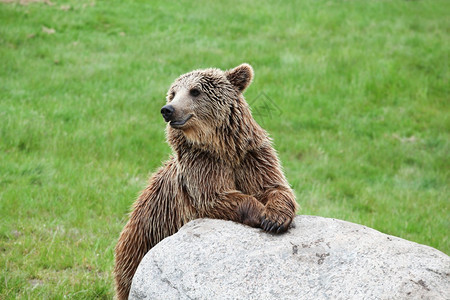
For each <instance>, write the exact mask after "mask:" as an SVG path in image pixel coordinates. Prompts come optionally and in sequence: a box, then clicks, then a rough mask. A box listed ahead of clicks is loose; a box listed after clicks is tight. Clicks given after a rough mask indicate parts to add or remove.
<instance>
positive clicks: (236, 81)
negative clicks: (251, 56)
mask: <svg viewBox="0 0 450 300" xmlns="http://www.w3.org/2000/svg"><path fill="white" fill-rule="evenodd" d="M225 76H226V77H227V79H228V81H230V83H231V84H232V85H234V86H235V87H236V88H237V89H238V91H239V92H241V93H242V92H243V91H244V90H245V89H246V88H247V87H248V86H249V85H250V83H251V82H252V80H253V68H252V66H250V65H249V64H242V65H239V66H237V67H236V68H234V69H231V70H228V71H226V72H225Z"/></svg>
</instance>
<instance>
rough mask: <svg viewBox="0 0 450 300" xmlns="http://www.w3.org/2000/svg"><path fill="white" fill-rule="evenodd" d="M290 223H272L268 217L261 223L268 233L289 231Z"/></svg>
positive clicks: (285, 221)
mask: <svg viewBox="0 0 450 300" xmlns="http://www.w3.org/2000/svg"><path fill="white" fill-rule="evenodd" d="M289 223H290V222H289V221H287V220H284V221H282V222H278V221H271V220H269V219H267V217H263V220H262V222H261V228H262V229H263V230H264V231H267V232H272V233H282V232H285V231H286V230H287V229H288V227H289Z"/></svg>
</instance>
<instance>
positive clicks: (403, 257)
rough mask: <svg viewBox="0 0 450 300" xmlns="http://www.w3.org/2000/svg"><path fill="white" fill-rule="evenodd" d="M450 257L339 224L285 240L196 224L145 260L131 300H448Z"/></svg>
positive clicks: (300, 225)
mask: <svg viewBox="0 0 450 300" xmlns="http://www.w3.org/2000/svg"><path fill="white" fill-rule="evenodd" d="M449 280H450V258H449V256H447V255H446V254H444V253H442V252H440V251H438V250H436V249H434V248H431V247H428V246H424V245H420V244H416V243H413V242H410V241H406V240H403V239H400V238H397V237H393V236H389V235H386V234H383V233H380V232H378V231H376V230H373V229H371V228H367V227H364V226H361V225H358V224H353V223H349V222H345V221H340V220H336V219H328V218H322V217H314V216H297V217H296V219H295V222H294V228H291V229H290V230H289V231H288V232H287V233H285V234H282V235H272V234H267V233H265V232H263V231H262V230H260V229H254V228H250V227H247V226H244V225H241V224H237V223H234V222H230V221H223V220H209V219H198V220H194V221H192V222H190V223H188V224H186V225H185V226H184V227H182V228H181V229H180V231H179V232H178V233H176V234H175V235H173V236H171V237H168V238H166V239H164V240H163V241H161V242H160V243H159V244H158V245H156V247H154V248H153V249H152V250H151V251H149V253H147V255H146V256H145V257H144V259H143V260H142V262H141V264H140V266H139V268H138V270H137V272H136V275H135V277H134V279H133V284H132V287H131V293H130V299H258V300H259V299H450V284H449Z"/></svg>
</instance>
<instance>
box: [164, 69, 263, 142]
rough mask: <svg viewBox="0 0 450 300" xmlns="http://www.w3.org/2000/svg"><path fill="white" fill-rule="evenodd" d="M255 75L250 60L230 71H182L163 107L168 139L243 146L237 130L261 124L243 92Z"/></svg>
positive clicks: (243, 130)
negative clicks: (256, 120)
mask: <svg viewBox="0 0 450 300" xmlns="http://www.w3.org/2000/svg"><path fill="white" fill-rule="evenodd" d="M252 79H253V69H252V67H251V66H250V65H249V64H241V65H239V66H237V67H236V68H234V69H231V70H227V71H222V70H219V69H203V70H195V71H192V72H189V73H186V74H184V75H181V76H180V77H179V78H178V79H177V80H175V82H174V83H173V84H172V86H171V87H170V89H169V91H168V93H167V104H166V105H164V106H163V107H162V109H161V114H162V116H163V118H164V120H165V121H166V122H168V126H167V134H168V140H169V143H170V144H172V145H173V144H174V143H179V140H180V139H185V140H187V141H188V142H190V143H192V144H195V145H198V146H202V145H203V146H205V147H208V148H209V147H213V148H215V149H216V148H217V147H221V146H223V145H221V144H223V143H228V144H231V146H239V147H240V145H235V143H240V142H238V141H237V140H236V139H237V137H236V132H237V131H241V132H244V133H245V130H246V128H244V127H249V126H251V127H254V126H257V127H259V126H258V125H257V124H256V122H254V120H253V118H252V116H251V113H250V110H249V108H248V105H247V103H246V102H245V100H244V98H243V96H242V93H243V92H244V90H245V89H246V88H247V87H248V86H249V85H250V83H251V82H252ZM249 130H250V131H252V130H251V129H247V131H249ZM246 134H247V135H252V133H246ZM231 139H234V141H232V140H231ZM222 148H223V147H222Z"/></svg>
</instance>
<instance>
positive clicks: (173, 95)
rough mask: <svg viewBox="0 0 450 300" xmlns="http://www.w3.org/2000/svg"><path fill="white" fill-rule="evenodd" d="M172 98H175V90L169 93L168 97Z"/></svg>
mask: <svg viewBox="0 0 450 300" xmlns="http://www.w3.org/2000/svg"><path fill="white" fill-rule="evenodd" d="M173 98H175V92H171V93H170V96H169V99H170V100H172V99H173Z"/></svg>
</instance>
